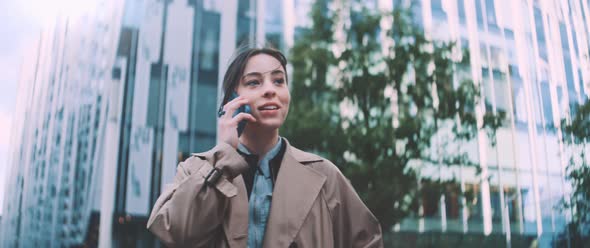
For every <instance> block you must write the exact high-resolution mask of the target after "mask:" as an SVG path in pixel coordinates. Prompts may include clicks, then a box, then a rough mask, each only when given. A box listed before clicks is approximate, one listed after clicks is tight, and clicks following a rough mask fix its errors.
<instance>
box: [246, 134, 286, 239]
mask: <svg viewBox="0 0 590 248" xmlns="http://www.w3.org/2000/svg"><path fill="white" fill-rule="evenodd" d="M282 142H283V141H282V139H281V138H279V140H278V142H277V144H276V145H275V146H274V147H273V148H272V149H271V150H270V151H269V152H268V153H266V155H264V157H262V159H261V160H260V161H259V162H258V167H259V170H256V172H255V175H254V181H253V185H252V193H250V201H249V202H248V247H249V248H255V247H262V242H263V241H264V232H265V231H266V222H267V220H268V215H269V213H270V203H271V201H272V189H273V185H272V178H271V174H270V166H269V161H270V160H272V159H273V158H274V157H275V156H276V155H277V154H278V153H279V151H280V150H281V144H282ZM238 150H240V151H241V152H243V153H245V154H251V152H250V151H248V149H247V148H246V147H245V146H244V145H243V144H239V145H238Z"/></svg>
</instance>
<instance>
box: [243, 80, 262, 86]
mask: <svg viewBox="0 0 590 248" xmlns="http://www.w3.org/2000/svg"><path fill="white" fill-rule="evenodd" d="M259 84H260V82H258V80H250V81H247V82H246V83H245V85H246V86H256V85H259Z"/></svg>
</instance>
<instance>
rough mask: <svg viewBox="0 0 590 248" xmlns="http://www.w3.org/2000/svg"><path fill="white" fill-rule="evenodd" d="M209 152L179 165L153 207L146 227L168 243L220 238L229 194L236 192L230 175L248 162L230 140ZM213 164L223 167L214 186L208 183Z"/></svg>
mask: <svg viewBox="0 0 590 248" xmlns="http://www.w3.org/2000/svg"><path fill="white" fill-rule="evenodd" d="M207 153H209V154H210V155H211V158H208V159H207V160H205V159H204V158H203V157H199V156H192V157H190V158H189V159H187V160H186V161H184V162H181V163H180V164H179V165H178V167H177V172H176V176H175V178H174V182H173V183H172V184H169V185H166V187H165V189H164V190H163V192H162V194H161V195H160V197H158V200H157V201H156V203H155V205H154V207H153V209H152V212H151V214H150V218H149V220H148V223H147V228H148V229H149V230H150V231H151V232H152V233H154V234H155V235H156V236H157V237H158V238H159V239H160V240H161V241H162V242H163V243H164V244H166V245H167V246H169V247H185V246H190V247H203V246H206V245H207V244H211V242H212V241H213V239H216V238H218V237H217V236H218V235H215V234H216V233H217V232H218V231H219V227H220V226H221V224H222V223H223V219H224V217H225V214H226V212H227V211H226V209H227V207H228V203H229V198H231V197H234V196H235V195H236V192H237V187H236V186H235V185H233V184H232V183H231V179H233V177H235V175H238V174H239V173H237V172H239V171H241V170H243V169H244V168H247V166H248V165H247V163H246V161H245V160H244V159H243V158H242V156H240V155H239V154H238V153H237V152H236V150H235V149H233V147H231V146H230V145H227V144H220V145H217V146H216V147H214V148H213V149H212V150H210V151H209V152H207ZM213 167H216V168H219V169H221V170H222V171H223V176H222V177H221V178H220V179H219V180H218V181H217V183H216V185H214V187H212V186H208V185H207V184H205V177H206V176H207V174H208V173H209V172H210V171H211V170H212V169H213Z"/></svg>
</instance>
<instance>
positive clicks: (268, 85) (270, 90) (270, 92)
mask: <svg viewBox="0 0 590 248" xmlns="http://www.w3.org/2000/svg"><path fill="white" fill-rule="evenodd" d="M276 94H277V92H276V89H275V87H274V84H273V82H272V80H266V82H265V83H264V89H263V96H264V97H265V98H271V97H274V96H275V95H276Z"/></svg>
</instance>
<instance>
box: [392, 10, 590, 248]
mask: <svg viewBox="0 0 590 248" xmlns="http://www.w3.org/2000/svg"><path fill="white" fill-rule="evenodd" d="M415 6H419V8H424V6H429V11H420V12H419V13H422V14H421V15H420V17H418V18H419V19H421V20H422V21H420V22H419V23H421V24H422V25H423V26H424V29H425V30H427V32H430V34H431V35H432V37H433V38H434V39H439V40H460V41H461V43H460V44H461V46H462V47H463V48H465V49H470V48H471V51H470V52H471V57H470V58H471V61H470V66H469V68H468V70H469V71H470V72H469V73H470V74H471V76H472V77H473V78H474V79H475V80H474V81H475V82H476V83H480V84H481V96H482V98H483V101H482V102H481V106H480V107H481V109H480V110H481V111H480V112H479V116H482V115H483V114H485V113H491V114H495V115H497V114H500V113H503V114H505V115H506V119H505V121H504V122H503V124H502V127H501V128H500V129H499V130H498V131H497V132H496V133H495V134H494V135H493V137H488V136H487V135H479V136H478V138H477V142H475V143H471V144H466V147H465V149H470V150H473V151H475V157H476V158H477V161H479V162H480V164H481V173H480V174H477V173H472V172H471V171H470V170H471V169H470V168H465V167H461V166H460V165H458V167H460V168H461V169H460V170H461V171H462V172H461V173H459V174H460V175H461V176H460V177H458V179H459V182H458V183H457V185H456V186H453V187H447V188H446V189H445V190H446V191H445V193H444V194H442V195H440V194H439V195H437V194H433V195H431V196H430V197H426V196H423V198H427V199H423V200H422V205H423V206H422V208H423V210H424V211H423V213H419V214H418V216H417V217H413V218H410V219H408V220H406V221H404V222H402V223H401V225H400V226H398V227H396V230H399V231H411V232H428V231H433V230H434V231H437V230H445V231H456V232H464V233H472V232H475V233H483V234H486V235H490V234H494V233H498V234H500V235H504V236H507V237H510V236H511V235H512V237H514V236H518V235H525V236H531V237H535V238H539V241H540V244H543V245H548V244H550V243H549V242H550V240H551V238H552V236H553V235H555V234H557V233H559V232H561V231H562V230H563V228H564V226H565V223H566V221H567V219H568V218H569V217H568V214H567V213H566V211H563V210H559V208H557V206H558V204H559V201H560V200H562V199H563V196H564V195H565V194H566V193H567V192H566V191H565V188H566V187H565V186H566V185H565V184H564V178H565V177H564V174H563V171H564V168H565V164H564V162H563V161H564V159H567V158H566V157H562V156H565V155H564V154H566V152H567V151H564V150H560V149H562V148H560V144H559V138H558V137H559V135H560V134H559V132H560V131H559V129H558V128H557V127H558V126H559V121H560V120H561V119H564V118H569V116H570V115H571V114H572V113H573V111H575V109H574V108H573V107H572V106H574V105H575V104H578V103H580V104H581V103H583V101H586V99H587V95H588V91H587V89H586V88H585V84H584V82H585V83H586V84H587V83H588V82H590V77H589V75H588V73H586V74H585V75H584V73H579V71H583V70H584V69H583V68H586V67H587V66H588V63H589V62H590V61H589V60H588V58H587V57H585V56H584V54H583V53H580V52H579V51H583V50H584V49H586V50H587V45H586V44H588V43H589V41H588V40H587V38H584V39H582V38H581V37H580V35H577V34H587V33H588V31H589V30H588V29H587V26H584V24H585V23H587V22H588V20H587V19H586V18H585V17H586V16H585V15H584V14H586V13H587V12H588V9H587V7H586V6H587V3H585V2H584V1H576V0H573V1H495V0H473V1H472V0H456V1H437V0H422V1H420V4H416V5H415ZM557 44H559V45H557ZM582 46H583V47H584V48H582ZM473 48H477V49H476V50H475V51H474V50H473ZM585 66H586V67H585ZM580 82H581V83H580ZM492 141H494V142H492ZM494 143H495V144H494ZM469 147H471V148H469ZM452 173H454V168H449V169H444V170H441V171H440V172H439V174H437V173H435V174H433V175H429V176H430V177H432V178H439V177H445V176H448V175H450V174H452ZM425 180H428V179H425ZM436 205H438V206H444V208H440V207H437V206H436ZM443 210H444V211H443ZM457 213H459V214H457ZM457 222H458V223H463V224H462V225H460V224H457Z"/></svg>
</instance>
